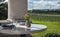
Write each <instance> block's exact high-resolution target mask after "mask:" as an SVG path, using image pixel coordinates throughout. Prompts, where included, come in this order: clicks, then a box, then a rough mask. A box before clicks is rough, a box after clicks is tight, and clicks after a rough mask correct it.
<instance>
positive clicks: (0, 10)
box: [0, 2, 8, 20]
mask: <svg viewBox="0 0 60 37" xmlns="http://www.w3.org/2000/svg"><path fill="white" fill-rule="evenodd" d="M7 14H8V3H7V2H5V3H1V4H0V20H2V19H7Z"/></svg>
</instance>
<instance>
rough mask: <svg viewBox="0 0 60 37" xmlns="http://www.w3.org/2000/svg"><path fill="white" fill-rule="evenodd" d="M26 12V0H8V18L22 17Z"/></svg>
mask: <svg viewBox="0 0 60 37" xmlns="http://www.w3.org/2000/svg"><path fill="white" fill-rule="evenodd" d="M25 13H27V0H8V20H12V21H13V20H15V19H21V18H23V16H24V14H25Z"/></svg>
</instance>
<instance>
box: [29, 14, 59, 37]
mask: <svg viewBox="0 0 60 37" xmlns="http://www.w3.org/2000/svg"><path fill="white" fill-rule="evenodd" d="M30 15H31V21H32V23H36V24H43V25H46V26H47V27H48V28H47V30H46V31H44V32H39V33H36V34H32V35H33V36H34V37H44V36H45V35H46V34H47V33H57V34H60V15H57V14H55V15H54V14H53V15H52V14H35V13H30Z"/></svg>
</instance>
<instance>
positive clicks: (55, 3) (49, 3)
mask: <svg viewBox="0 0 60 37" xmlns="http://www.w3.org/2000/svg"><path fill="white" fill-rule="evenodd" d="M6 1H8V0H6ZM32 9H60V0H28V10H32Z"/></svg>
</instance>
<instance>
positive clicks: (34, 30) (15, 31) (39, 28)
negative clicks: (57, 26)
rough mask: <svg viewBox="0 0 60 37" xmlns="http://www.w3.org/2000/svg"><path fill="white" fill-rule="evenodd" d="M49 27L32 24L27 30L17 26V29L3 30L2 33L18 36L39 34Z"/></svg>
mask: <svg viewBox="0 0 60 37" xmlns="http://www.w3.org/2000/svg"><path fill="white" fill-rule="evenodd" d="M46 29H47V26H45V25H41V24H31V27H29V28H27V27H26V26H22V25H16V28H15V29H12V30H11V29H1V30H0V33H4V34H10V35H15V34H16V35H17V34H29V33H38V32H41V31H45V30H46Z"/></svg>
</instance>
